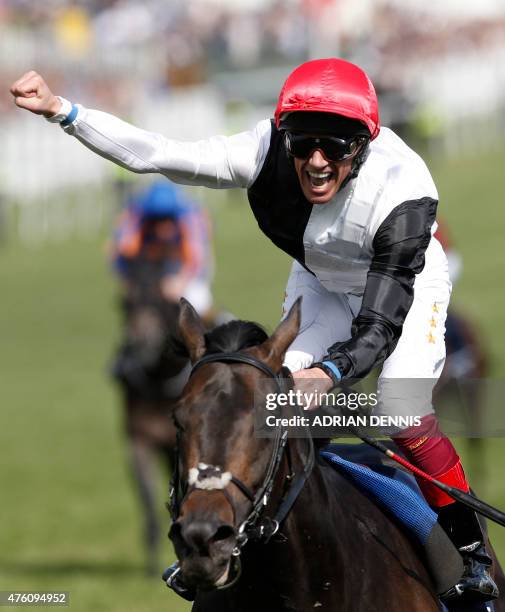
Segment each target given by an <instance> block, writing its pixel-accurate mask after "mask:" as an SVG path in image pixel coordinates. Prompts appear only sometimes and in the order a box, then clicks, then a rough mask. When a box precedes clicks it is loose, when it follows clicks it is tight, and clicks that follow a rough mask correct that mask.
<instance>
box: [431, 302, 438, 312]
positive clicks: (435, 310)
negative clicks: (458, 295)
mask: <svg viewBox="0 0 505 612" xmlns="http://www.w3.org/2000/svg"><path fill="white" fill-rule="evenodd" d="M432 310H433V312H438V306H437V303H436V302H433V307H432Z"/></svg>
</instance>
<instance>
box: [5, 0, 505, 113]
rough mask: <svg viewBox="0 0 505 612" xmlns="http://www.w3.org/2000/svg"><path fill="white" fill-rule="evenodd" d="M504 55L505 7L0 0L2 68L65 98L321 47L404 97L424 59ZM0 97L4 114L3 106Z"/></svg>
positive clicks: (195, 76)
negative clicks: (50, 85) (33, 74)
mask: <svg viewBox="0 0 505 612" xmlns="http://www.w3.org/2000/svg"><path fill="white" fill-rule="evenodd" d="M441 4H442V5H443V3H441ZM463 5H464V3H463ZM504 52H505V12H503V11H502V13H501V14H500V13H499V12H498V13H494V14H492V15H489V14H483V15H481V16H478V15H477V16H476V15H475V14H472V15H471V16H468V17H466V18H465V12H464V10H463V9H461V10H460V11H459V12H458V14H457V15H454V14H453V13H451V14H447V15H444V14H443V13H441V12H440V10H437V11H436V12H433V9H432V8H428V7H426V8H424V7H423V4H422V3H418V2H414V3H413V2H406V3H398V2H394V1H393V0H378V1H372V0H356V2H354V3H352V6H351V5H350V3H348V2H345V1H344V0H277V1H274V2H272V1H268V0H263V1H257V2H252V1H250V0H243V1H241V2H238V1H236V2H233V0H221V1H218V0H191V1H182V0H171V1H170V2H166V1H165V0H144V2H142V3H141V2H137V1H136V0H73V1H71V0H45V1H44V2H38V1H37V0H0V73H1V74H2V76H4V77H5V78H10V77H11V76H17V75H18V73H19V72H20V70H21V71H22V70H24V69H25V68H28V67H32V66H35V67H37V68H40V69H41V70H44V71H45V74H48V73H50V75H51V77H52V79H53V80H52V82H56V83H58V84H59V82H60V81H61V80H63V81H65V82H68V85H67V84H66V83H65V84H66V87H65V90H66V91H68V90H69V89H70V92H71V94H72V95H76V94H82V89H86V97H87V98H92V99H96V100H97V102H100V99H101V97H103V96H104V95H106V96H107V100H108V106H109V107H110V106H111V103H112V105H114V103H117V105H119V106H120V105H121V100H124V99H127V98H128V95H127V88H128V82H130V86H131V81H132V79H133V80H135V79H138V80H141V81H142V83H143V86H144V87H148V88H149V89H150V90H152V91H154V92H155V91H156V90H157V89H158V88H160V89H166V88H170V87H178V86H187V85H193V84H195V83H201V82H205V81H208V80H212V77H213V75H214V74H215V73H216V72H219V71H233V70H242V71H245V70H250V69H254V68H255V67H259V66H263V67H265V66H268V67H271V66H275V65H281V66H285V65H289V66H291V65H294V64H297V63H300V62H302V61H304V60H306V59H308V58H310V57H316V56H330V55H337V56H343V57H347V58H349V59H351V60H355V61H356V62H357V63H359V64H360V65H362V66H363V67H364V68H365V69H367V70H368V71H369V73H370V74H371V75H372V78H373V79H374V81H375V82H376V84H377V85H378V88H379V89H380V90H385V91H391V92H393V93H395V94H399V95H400V97H401V96H403V97H407V98H409V97H412V81H413V79H416V78H417V79H418V80H419V77H418V76H417V75H423V74H424V72H425V68H426V66H427V65H431V64H438V65H443V64H444V62H445V63H447V62H448V61H449V59H450V58H458V57H463V58H465V59H466V60H468V58H469V56H477V57H479V58H481V59H482V62H483V63H485V62H486V61H488V62H489V59H490V58H495V57H496V56H497V55H499V56H500V58H501V56H502V55H503V53H504ZM493 61H494V60H493ZM77 68H78V69H79V78H78V79H77V78H76V74H75V70H76V69H77ZM83 75H84V76H85V77H86V78H85V79H83V78H82V77H83ZM111 75H113V76H114V77H115V81H114V83H111V81H110V79H109V77H110V76H111ZM122 78H123V79H124V80H125V81H127V83H126V84H125V83H124V82H122ZM104 81H106V82H108V87H104ZM111 85H112V86H111ZM125 88H126V91H125ZM418 89H422V86H421V85H419V84H418ZM501 89H502V93H503V92H505V87H504V86H503V83H502V84H501ZM104 92H105V93H104ZM2 95H3V97H2V99H1V101H0V104H2V110H3V111H5V110H6V108H7V109H10V108H11V105H10V104H8V105H7V106H6V104H7V100H6V98H5V94H4V93H3V94H2ZM504 95H505V93H504ZM111 97H112V100H111ZM115 98H116V99H115ZM407 102H408V100H407ZM403 108H404V109H406V108H408V106H404V107H403ZM398 112H400V113H401V112H402V110H401V108H399V109H398Z"/></svg>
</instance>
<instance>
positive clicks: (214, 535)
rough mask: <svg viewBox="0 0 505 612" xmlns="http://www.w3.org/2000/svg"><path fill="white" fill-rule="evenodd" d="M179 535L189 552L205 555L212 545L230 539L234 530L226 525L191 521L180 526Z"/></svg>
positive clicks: (208, 521) (206, 521) (207, 521)
mask: <svg viewBox="0 0 505 612" xmlns="http://www.w3.org/2000/svg"><path fill="white" fill-rule="evenodd" d="M180 534H181V536H182V539H183V540H184V542H185V544H186V545H187V546H188V547H189V548H190V549H191V550H193V551H195V552H197V553H199V554H203V555H206V554H208V553H209V550H210V548H211V546H213V545H214V544H218V543H221V542H223V541H224V540H228V539H230V538H232V537H233V536H234V535H235V529H234V528H233V526H232V525H229V524H227V523H220V522H214V521H210V520H200V521H198V520H193V521H190V522H188V523H187V524H182V525H181V531H180Z"/></svg>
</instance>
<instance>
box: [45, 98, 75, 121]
mask: <svg viewBox="0 0 505 612" xmlns="http://www.w3.org/2000/svg"><path fill="white" fill-rule="evenodd" d="M56 97H57V98H58V100H59V101H60V102H61V106H60V110H59V111H58V112H57V113H55V114H54V115H51V117H46V120H47V121H49V123H61V122H62V121H65V120H66V119H67V118H68V116H69V115H70V113H71V112H72V110H73V106H72V103H71V102H69V101H68V100H66V99H65V98H62V97H61V96H56ZM74 118H75V117H74Z"/></svg>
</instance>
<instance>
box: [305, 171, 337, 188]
mask: <svg viewBox="0 0 505 612" xmlns="http://www.w3.org/2000/svg"><path fill="white" fill-rule="evenodd" d="M307 176H308V178H309V182H310V184H311V186H312V187H324V186H325V185H327V184H328V183H329V182H330V181H331V180H332V179H333V177H334V174H333V172H311V171H310V170H307Z"/></svg>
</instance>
